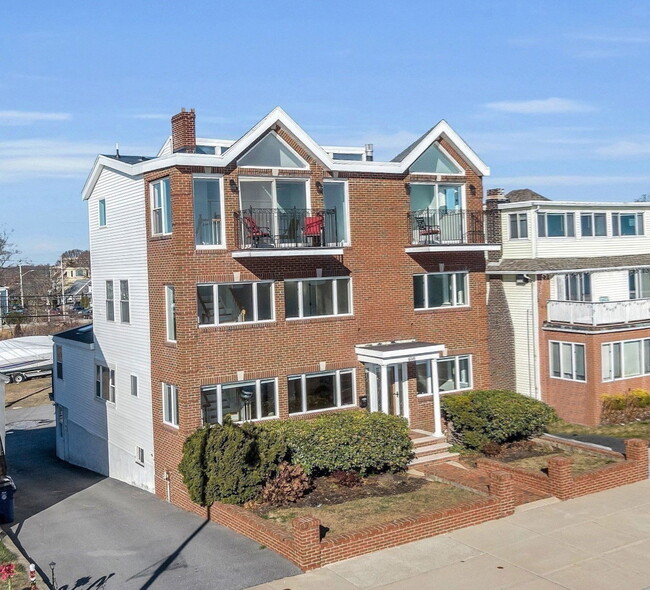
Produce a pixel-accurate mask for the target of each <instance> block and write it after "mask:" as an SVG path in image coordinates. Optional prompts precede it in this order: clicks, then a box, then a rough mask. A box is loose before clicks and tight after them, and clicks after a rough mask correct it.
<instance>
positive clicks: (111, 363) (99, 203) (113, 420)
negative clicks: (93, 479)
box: [53, 169, 155, 492]
mask: <svg viewBox="0 0 650 590" xmlns="http://www.w3.org/2000/svg"><path fill="white" fill-rule="evenodd" d="M88 210H89V220H90V251H91V266H92V268H93V278H92V280H93V284H94V288H93V294H94V298H95V306H94V314H93V325H92V331H90V330H89V333H90V338H91V340H90V341H89V342H87V343H83V342H82V343H80V342H79V339H78V330H77V331H75V330H70V331H68V332H64V333H62V334H58V335H57V336H56V337H55V355H56V354H57V353H58V354H61V355H62V359H63V360H62V363H63V378H62V379H59V378H58V377H57V374H56V367H55V375H54V379H53V381H54V400H55V402H56V404H57V419H58V422H57V426H58V429H59V430H58V432H57V435H58V436H60V437H61V438H62V440H61V441H60V442H59V444H58V446H57V452H58V454H59V457H61V458H63V459H65V460H68V461H70V462H71V463H76V464H78V465H83V466H84V467H87V468H89V469H92V470H94V471H98V472H99V473H104V474H105V475H109V476H110V477H114V478H115V479H119V480H121V481H124V482H126V483H129V484H132V485H135V486H138V487H140V488H143V489H145V490H148V491H151V492H153V491H154V489H155V485H154V469H153V465H154V463H153V460H154V457H153V429H152V410H151V361H150V342H149V292H148V278H147V254H146V230H145V204H144V200H143V199H142V177H139V178H138V177H127V176H126V175H123V174H121V173H119V172H116V171H114V170H110V169H104V170H103V171H102V173H101V175H100V176H99V178H98V179H97V182H96V183H95V184H94V187H93V189H92V191H91V192H90V194H89V195H88ZM107 220H110V223H107ZM99 301H102V304H101V305H97V302H99ZM82 330H83V328H82ZM56 347H60V348H59V349H58V350H59V351H60V352H57V349H56ZM82 356H83V359H82V358H80V357H82ZM55 358H56V357H55ZM68 359H69V360H68ZM66 366H68V367H74V369H69V370H67V371H66ZM90 449H92V451H90Z"/></svg>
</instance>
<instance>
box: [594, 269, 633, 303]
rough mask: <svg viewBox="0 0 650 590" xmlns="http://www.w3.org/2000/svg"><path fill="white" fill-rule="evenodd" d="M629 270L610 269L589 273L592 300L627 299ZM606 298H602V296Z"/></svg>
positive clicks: (628, 294) (628, 293) (628, 295)
mask: <svg viewBox="0 0 650 590" xmlns="http://www.w3.org/2000/svg"><path fill="white" fill-rule="evenodd" d="M629 285H630V283H629V271H627V270H611V271H603V272H593V273H591V291H592V300H593V301H601V300H603V301H605V300H609V301H627V300H628V299H629V298H630V287H629ZM605 297H606V298H607V299H604V298H605Z"/></svg>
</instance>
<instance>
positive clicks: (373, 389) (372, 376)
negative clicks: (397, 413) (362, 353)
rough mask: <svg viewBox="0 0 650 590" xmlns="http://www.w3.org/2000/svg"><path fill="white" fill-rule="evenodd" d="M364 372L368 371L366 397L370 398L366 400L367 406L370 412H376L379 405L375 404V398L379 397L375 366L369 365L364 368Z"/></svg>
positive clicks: (376, 400)
mask: <svg viewBox="0 0 650 590" xmlns="http://www.w3.org/2000/svg"><path fill="white" fill-rule="evenodd" d="M366 370H367V371H368V397H369V398H370V399H369V400H368V406H369V408H370V411H371V412H376V411H377V410H378V409H379V404H378V403H377V402H378V399H377V396H378V395H379V393H378V392H377V371H376V369H375V365H370V364H368V365H367V366H366Z"/></svg>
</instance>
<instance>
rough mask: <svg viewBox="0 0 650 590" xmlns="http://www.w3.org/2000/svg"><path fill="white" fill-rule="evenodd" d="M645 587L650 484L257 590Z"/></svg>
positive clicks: (649, 568)
mask: <svg viewBox="0 0 650 590" xmlns="http://www.w3.org/2000/svg"><path fill="white" fill-rule="evenodd" d="M648 587H650V481H644V482H641V483H637V484H632V485H628V486H624V487H621V488H616V489H613V490H608V491H606V492H601V493H599V494H594V495H591V496H586V497H583V498H577V499H575V500H569V501H567V502H559V501H557V500H555V499H552V500H546V501H544V500H542V501H541V502H540V503H536V504H535V505H528V506H526V505H524V506H522V507H520V508H519V509H518V511H517V512H516V513H515V514H514V515H513V516H510V517H508V518H504V519H501V520H496V521H492V522H488V523H485V524H481V525H478V526H473V527H469V528H466V529H461V530H459V531H456V532H454V533H449V534H447V535H441V536H438V537H433V538H431V539H426V540H424V541H417V542H415V543H410V544H408V545H402V546H400V547H395V548H393V549H386V550H384V551H379V552H377V553H372V554H369V555H365V556H361V557H356V558H354V559H349V560H347V561H341V562H339V563H335V564H332V565H329V566H326V567H324V568H322V569H320V570H315V571H313V572H308V573H306V574H302V575H299V576H294V577H290V578H284V579H282V580H277V581H274V582H269V583H267V584H263V585H261V586H256V587H255V588H257V589H258V590H285V589H286V590H307V589H309V590H321V589H322V590H326V589H327V590H332V589H334V588H335V589H336V590H353V589H356V588H385V589H394V590H398V589H399V590H409V589H413V590H426V589H429V588H430V589H443V590H455V589H459V590H460V589H462V590H471V589H473V588H476V589H478V590H491V589H493V588H513V589H514V588H516V589H518V590H546V589H552V588H556V589H557V588H570V589H575V590H582V589H584V590H600V589H602V590H616V589H619V588H620V589H625V590H634V589H645V588H648Z"/></svg>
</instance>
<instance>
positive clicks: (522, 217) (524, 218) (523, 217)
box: [508, 212, 530, 240]
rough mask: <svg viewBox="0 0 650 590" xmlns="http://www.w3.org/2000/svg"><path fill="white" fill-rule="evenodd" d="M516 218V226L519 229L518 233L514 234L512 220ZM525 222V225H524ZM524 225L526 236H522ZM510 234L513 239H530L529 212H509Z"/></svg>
mask: <svg viewBox="0 0 650 590" xmlns="http://www.w3.org/2000/svg"><path fill="white" fill-rule="evenodd" d="M513 220H515V227H516V229H517V231H516V232H514V233H516V234H517V235H514V233H513V231H512V222H513ZM522 222H523V225H522ZM522 227H523V228H524V229H525V233H526V235H525V236H522V235H521V233H522V231H521V229H522ZM508 235H509V237H510V239H511V240H528V239H530V238H529V237H528V213H526V212H524V213H509V214H508Z"/></svg>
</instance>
